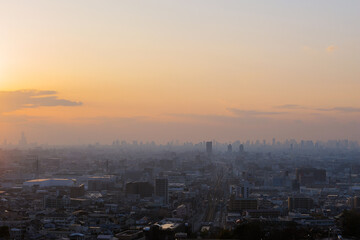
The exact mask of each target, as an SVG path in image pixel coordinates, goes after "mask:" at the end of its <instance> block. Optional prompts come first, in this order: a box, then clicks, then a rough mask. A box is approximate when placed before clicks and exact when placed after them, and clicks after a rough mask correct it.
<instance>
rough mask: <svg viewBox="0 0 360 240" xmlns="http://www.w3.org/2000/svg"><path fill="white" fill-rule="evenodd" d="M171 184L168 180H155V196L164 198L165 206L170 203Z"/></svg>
mask: <svg viewBox="0 0 360 240" xmlns="http://www.w3.org/2000/svg"><path fill="white" fill-rule="evenodd" d="M168 188H169V183H168V180H167V178H157V179H155V195H156V196H158V197H162V198H163V200H164V204H168V202H169V190H168Z"/></svg>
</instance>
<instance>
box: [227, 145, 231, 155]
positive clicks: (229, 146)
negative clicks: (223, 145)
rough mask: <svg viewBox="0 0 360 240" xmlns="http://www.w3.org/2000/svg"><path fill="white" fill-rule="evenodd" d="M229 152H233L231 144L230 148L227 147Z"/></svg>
mask: <svg viewBox="0 0 360 240" xmlns="http://www.w3.org/2000/svg"><path fill="white" fill-rule="evenodd" d="M227 151H228V152H229V153H231V152H232V145H231V144H229V145H228V147H227Z"/></svg>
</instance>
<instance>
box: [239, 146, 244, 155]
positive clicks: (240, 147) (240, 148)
mask: <svg viewBox="0 0 360 240" xmlns="http://www.w3.org/2000/svg"><path fill="white" fill-rule="evenodd" d="M239 152H240V153H243V152H244V144H240V146H239Z"/></svg>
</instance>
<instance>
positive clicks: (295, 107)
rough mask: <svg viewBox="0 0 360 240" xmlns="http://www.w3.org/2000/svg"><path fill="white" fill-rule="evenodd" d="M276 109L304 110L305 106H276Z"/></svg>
mask: <svg viewBox="0 0 360 240" xmlns="http://www.w3.org/2000/svg"><path fill="white" fill-rule="evenodd" d="M276 108H281V109H304V108H305V107H304V106H301V105H297V104H285V105H280V106H276Z"/></svg>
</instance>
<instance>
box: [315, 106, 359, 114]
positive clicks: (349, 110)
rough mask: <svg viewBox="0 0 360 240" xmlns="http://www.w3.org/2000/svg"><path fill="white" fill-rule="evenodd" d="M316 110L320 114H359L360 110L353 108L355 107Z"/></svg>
mask: <svg viewBox="0 0 360 240" xmlns="http://www.w3.org/2000/svg"><path fill="white" fill-rule="evenodd" d="M316 110H318V111H322V112H331V111H336V112H344V113H354V112H360V108H355V107H334V108H317V109H316Z"/></svg>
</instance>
